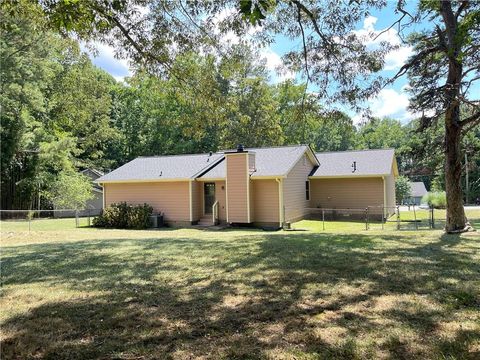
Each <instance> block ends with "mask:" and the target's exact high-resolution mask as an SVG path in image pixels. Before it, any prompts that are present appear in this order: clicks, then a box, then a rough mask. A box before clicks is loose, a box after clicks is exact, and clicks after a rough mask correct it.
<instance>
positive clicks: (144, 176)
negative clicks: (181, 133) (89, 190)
mask: <svg viewBox="0 0 480 360" xmlns="http://www.w3.org/2000/svg"><path fill="white" fill-rule="evenodd" d="M221 158H223V154H217V153H214V154H212V155H211V156H210V155H209V154H196V155H172V156H155V157H139V158H136V159H135V160H132V161H130V162H128V163H126V164H125V165H123V166H120V167H119V168H118V169H115V170H113V171H112V172H110V173H108V174H106V175H104V176H102V177H100V178H98V179H97V180H96V182H100V183H101V182H108V181H129V180H164V179H165V180H168V179H189V178H193V177H195V176H196V175H197V174H199V173H200V172H201V171H202V170H203V169H206V168H208V167H209V166H211V165H212V164H214V163H215V162H216V161H218V160H219V159H221Z"/></svg>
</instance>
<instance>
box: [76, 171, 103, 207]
mask: <svg viewBox="0 0 480 360" xmlns="http://www.w3.org/2000/svg"><path fill="white" fill-rule="evenodd" d="M81 173H82V174H83V175H85V176H87V177H89V178H90V179H92V182H93V188H92V192H93V198H92V199H90V200H88V201H87V204H86V206H85V209H88V210H92V212H93V213H94V214H99V213H100V212H101V211H102V209H103V188H102V186H101V185H99V184H98V183H96V182H95V180H97V179H98V178H100V177H101V176H103V175H104V173H103V172H101V171H98V170H96V169H85V170H83V171H82V172H81Z"/></svg>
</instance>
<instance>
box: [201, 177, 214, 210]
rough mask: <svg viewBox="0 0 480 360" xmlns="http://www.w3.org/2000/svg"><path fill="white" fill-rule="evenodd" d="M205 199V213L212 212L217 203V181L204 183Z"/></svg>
mask: <svg viewBox="0 0 480 360" xmlns="http://www.w3.org/2000/svg"><path fill="white" fill-rule="evenodd" d="M203 199H204V200H203V203H204V213H205V214H211V213H212V206H213V204H214V203H215V183H205V184H204V185H203Z"/></svg>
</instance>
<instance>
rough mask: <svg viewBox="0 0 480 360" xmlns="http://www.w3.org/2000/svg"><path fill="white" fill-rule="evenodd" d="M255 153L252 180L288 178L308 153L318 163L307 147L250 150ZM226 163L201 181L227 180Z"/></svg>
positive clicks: (208, 172) (201, 177) (206, 174)
mask: <svg viewBox="0 0 480 360" xmlns="http://www.w3.org/2000/svg"><path fill="white" fill-rule="evenodd" d="M246 150H247V151H252V152H254V153H255V171H254V172H252V173H251V177H252V179H255V178H261V177H274V176H278V177H281V176H286V175H287V174H288V173H289V172H290V170H291V169H292V168H293V166H295V164H296V163H297V162H298V161H299V160H300V159H301V158H302V157H303V155H304V154H305V153H306V152H309V154H308V156H309V157H310V159H311V161H312V162H316V159H315V154H314V153H313V152H312V151H311V150H310V147H309V146H307V145H294V146H279V147H269V148H248V149H246ZM225 164H226V162H225V161H222V162H221V163H219V164H218V165H217V166H215V167H213V168H212V169H211V170H209V171H207V172H206V173H205V174H203V175H202V176H200V179H223V178H225V174H226V168H225V166H226V165H225Z"/></svg>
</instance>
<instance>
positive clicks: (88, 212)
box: [87, 209, 90, 227]
mask: <svg viewBox="0 0 480 360" xmlns="http://www.w3.org/2000/svg"><path fill="white" fill-rule="evenodd" d="M87 216H88V227H90V209H87Z"/></svg>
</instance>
